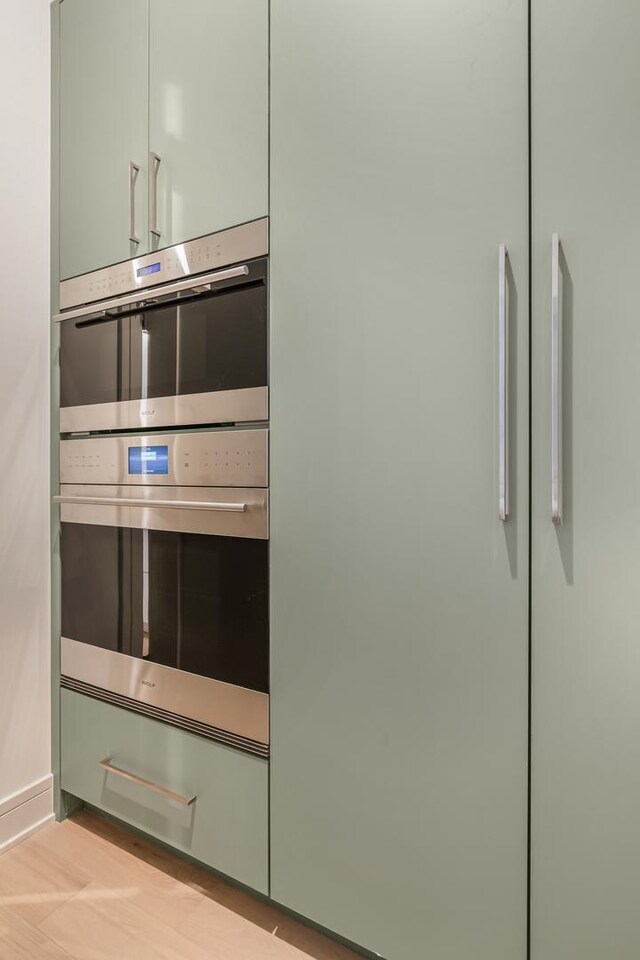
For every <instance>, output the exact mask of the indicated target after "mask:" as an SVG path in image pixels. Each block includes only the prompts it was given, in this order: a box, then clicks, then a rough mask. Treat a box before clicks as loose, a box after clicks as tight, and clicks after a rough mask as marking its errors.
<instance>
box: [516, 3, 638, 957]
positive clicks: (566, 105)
mask: <svg viewBox="0 0 640 960" xmlns="http://www.w3.org/2000/svg"><path fill="white" fill-rule="evenodd" d="M639 33H640V7H639V6H638V4H637V3H634V2H632V0H617V2H616V3H614V4H609V5H607V4H599V3H593V2H590V3H581V2H579V0H563V2H562V3H560V4H558V3H554V2H553V0H534V2H533V4H532V37H531V50H532V173H533V177H532V186H533V194H532V209H533V244H532V257H533V317H532V319H533V381H532V394H533V500H532V507H533V528H532V529H533V567H532V598H533V605H532V652H533V669H532V684H533V686H532V719H533V723H532V738H531V743H532V829H531V850H532V864H531V867H532V891H531V921H532V927H531V957H532V960H602V958H603V957H611V958H614V957H615V960H637V958H638V956H640V922H639V920H638V891H639V889H640V887H639V883H640V874H639V864H640V831H639V830H638V822H637V821H638V810H640V589H639V586H638V585H639V584H640V447H639V444H638V437H639V436H640V305H639V298H638V282H637V280H638V264H639V263H640V178H639V176H638V170H639V169H640V59H639V58H638V35H639ZM554 234H555V235H557V238H558V240H557V244H554V243H552V236H553V235H554ZM554 260H555V261H556V262H557V264H558V266H557V269H556V268H555V263H554ZM552 292H553V293H555V294H556V296H557V299H558V306H557V327H556V328H555V329H554V330H552V324H551V309H552ZM558 345H559V346H558ZM556 351H557V355H558V363H557V365H555V368H553V369H552V358H553V356H554V354H555V353H556ZM554 387H556V389H555V390H554V397H553V400H554V401H556V402H555V403H552V389H553V388H554ZM555 424H559V428H560V429H559V430H558V431H557V432H556V428H555ZM556 437H557V443H558V454H559V458H558V467H559V484H558V492H559V493H560V494H561V498H560V501H559V506H560V507H561V512H562V515H561V521H562V522H561V523H558V522H556V523H553V522H552V501H551V494H552V480H551V476H552V445H553V443H554V441H556Z"/></svg>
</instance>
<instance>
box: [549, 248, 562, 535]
mask: <svg viewBox="0 0 640 960" xmlns="http://www.w3.org/2000/svg"><path fill="white" fill-rule="evenodd" d="M551 519H552V520H553V522H554V523H555V524H558V525H559V524H561V523H562V290H561V271H560V238H559V236H558V234H557V233H554V234H553V236H552V238H551Z"/></svg>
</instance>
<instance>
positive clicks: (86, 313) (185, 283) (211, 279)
mask: <svg viewBox="0 0 640 960" xmlns="http://www.w3.org/2000/svg"><path fill="white" fill-rule="evenodd" d="M248 274H249V267H248V266H247V264H246V263H245V264H242V265H241V266H239V267H230V268H229V269H228V270H218V271H217V272H216V273H203V274H202V275H201V276H199V277H187V278H186V279H185V280H178V281H177V282H176V283H168V284H167V285H166V286H164V287H150V288H148V289H147V290H138V291H137V292H136V293H130V294H128V295H127V296H126V297H116V298H114V299H113V300H103V301H102V303H100V304H99V305H98V304H96V305H95V306H93V307H86V306H85V307H78V308H77V309H75V310H65V312H64V313H57V314H56V315H55V316H54V318H53V322H54V323H61V322H62V320H80V319H82V320H100V319H102V320H106V319H109V318H110V317H111V314H110V311H112V310H117V309H118V308H119V307H130V306H131V307H134V306H136V305H139V306H140V309H141V310H142V309H144V306H145V305H146V304H152V305H154V306H156V305H158V306H163V301H162V300H159V299H158V298H159V297H164V296H166V295H167V294H171V293H182V292H184V291H186V290H188V291H189V292H190V293H193V294H196V295H198V294H202V293H208V292H209V290H211V285H212V284H214V283H221V282H222V281H223V280H233V279H234V278H235V277H246V276H248ZM166 305H167V306H170V305H171V301H167V303H166ZM113 316H115V317H116V318H117V316H118V314H115V315H113Z"/></svg>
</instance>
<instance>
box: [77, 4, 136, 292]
mask: <svg viewBox="0 0 640 960" xmlns="http://www.w3.org/2000/svg"><path fill="white" fill-rule="evenodd" d="M147 89H148V25H147V0H108V2H105V0H64V3H62V4H61V5H60V279H64V278H65V277H70V276H74V275H76V274H79V273H85V272H87V271H89V270H95V269H97V268H98V267H103V266H105V265H107V264H109V263H115V262H117V261H118V260H126V259H127V258H129V257H132V256H135V255H136V254H138V253H144V252H145V251H146V249H147V239H146V238H147V134H148V116H147V115H148V106H147V105H148V98H147ZM130 164H135V165H136V166H137V167H138V168H139V170H138V172H137V174H136V171H135V169H134V168H133V167H131V168H130ZM131 191H132V192H133V210H132V211H130V192H131ZM131 213H133V216H131ZM130 221H132V222H130ZM136 235H137V236H138V237H139V238H140V242H139V243H135V242H133V241H132V240H131V237H132V236H136Z"/></svg>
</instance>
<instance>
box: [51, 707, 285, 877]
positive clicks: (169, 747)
mask: <svg viewBox="0 0 640 960" xmlns="http://www.w3.org/2000/svg"><path fill="white" fill-rule="evenodd" d="M61 742H62V748H61V767H62V770H61V783H62V788H63V789H64V790H66V791H68V792H69V793H71V794H73V796H76V797H79V798H80V799H81V800H84V801H86V802H87V803H90V804H92V805H93V806H95V807H98V808H100V809H101V810H104V811H105V812H106V813H109V814H111V815H112V816H114V817H118V818H119V819H120V820H125V821H126V822H127V823H130V824H132V826H134V827H138V828H139V829H140V830H144V831H145V832H146V833H148V834H150V835H151V836H153V837H157V838H158V839H159V840H162V841H163V842H165V843H168V844H170V845H171V846H173V847H176V848H177V849H179V850H182V851H183V852H184V853H188V854H189V855H190V856H192V857H195V858H196V859H197V860H201V861H202V862H203V863H206V864H208V865H209V866H211V867H214V868H215V869H216V870H219V871H221V872H222V873H225V874H227V875H228V876H230V877H233V879H234V880H238V881H239V882H240V883H244V884H246V885H247V886H249V887H252V888H253V889H254V890H258V891H259V892H260V893H267V892H268V866H267V857H268V823H267V815H268V814H267V811H268V766H267V763H266V761H265V760H261V759H259V758H258V757H252V756H249V755H248V754H243V753H239V752H238V751H237V750H232V749H230V748H229V747H225V746H223V745H222V744H218V743H213V742H212V741H210V740H205V739H203V738H202V737H198V736H194V735H193V734H190V733H185V732H184V731H183V730H178V729H176V728H175V727H171V726H168V725H167V724H164V723H159V722H158V721H156V720H151V719H149V718H148V717H142V716H139V715H137V714H135V713H130V712H129V711H127V710H122V709H120V708H119V707H115V706H112V705H111V704H108V703H101V702H100V701H98V700H93V699H91V698H89V697H85V696H83V695H82V694H79V693H75V692H73V691H71V690H63V691H62V696H61ZM106 762H108V766H106V765H105V763H106ZM113 768H115V769H113ZM123 773H125V774H127V776H126V777H125V776H123V775H122V774H123ZM140 778H141V779H142V782H141V779H140ZM157 788H160V790H158V789H157ZM167 791H169V793H167ZM169 794H174V795H177V797H179V798H181V799H182V800H187V799H188V800H191V799H192V798H195V799H193V800H192V802H191V803H188V804H187V803H183V802H180V799H177V798H176V796H170V795H169Z"/></svg>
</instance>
